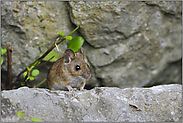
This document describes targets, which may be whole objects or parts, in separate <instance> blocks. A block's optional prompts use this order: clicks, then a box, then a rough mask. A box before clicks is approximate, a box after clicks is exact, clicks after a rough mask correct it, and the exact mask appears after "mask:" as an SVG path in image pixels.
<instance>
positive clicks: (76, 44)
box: [67, 36, 84, 52]
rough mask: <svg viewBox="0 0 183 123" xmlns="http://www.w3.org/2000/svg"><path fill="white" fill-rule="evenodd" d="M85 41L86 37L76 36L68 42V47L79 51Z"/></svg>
mask: <svg viewBox="0 0 183 123" xmlns="http://www.w3.org/2000/svg"><path fill="white" fill-rule="evenodd" d="M83 43H84V38H83V37H81V36H76V37H74V38H73V39H72V40H70V41H68V42H67V47H68V48H69V49H72V50H73V51H74V52H77V51H78V50H79V49H80V48H81V46H82V45H83Z"/></svg>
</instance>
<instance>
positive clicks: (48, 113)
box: [1, 84, 182, 122]
mask: <svg viewBox="0 0 183 123" xmlns="http://www.w3.org/2000/svg"><path fill="white" fill-rule="evenodd" d="M1 94H2V98H1V109H2V111H1V116H2V118H1V121H2V122H7V121H8V122H12V121H14V122H20V121H21V122H23V121H30V119H31V117H37V118H39V119H41V120H42V121H43V122H45V121H52V122H61V121H65V122H99V121H101V122H102V121H103V122H174V121H178V122H181V121H182V85H178V84H171V85H160V86H154V87H151V88H125V89H119V88H116V87H113V88H112V87H96V88H94V89H92V90H88V91H85V92H81V91H75V92H68V91H59V90H58V91H49V90H47V89H40V88H28V87H22V88H19V89H17V90H10V91H2V93H1ZM17 110H20V111H22V112H23V114H24V117H23V118H21V117H18V116H16V115H15V113H16V111H17Z"/></svg>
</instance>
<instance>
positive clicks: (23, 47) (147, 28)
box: [1, 1, 182, 88]
mask: <svg viewBox="0 0 183 123" xmlns="http://www.w3.org/2000/svg"><path fill="white" fill-rule="evenodd" d="M1 8H2V12H1V18H2V43H1V44H2V47H3V48H4V47H6V46H7V45H8V44H11V45H12V47H13V49H14V51H13V56H12V57H13V61H12V67H13V68H12V72H13V73H12V75H13V77H14V76H17V75H18V73H19V72H20V71H22V70H23V69H25V68H26V67H27V66H28V65H30V63H32V62H33V61H34V60H35V59H36V58H37V57H38V56H39V55H40V53H42V52H44V51H46V49H47V48H48V47H49V46H50V44H52V42H53V41H54V40H55V39H56V37H57V36H58V35H57V33H56V31H61V30H62V31H64V32H65V34H68V33H69V32H71V31H72V30H73V29H74V27H75V26H74V25H73V24H75V25H79V24H80V23H81V22H84V24H83V25H82V26H81V28H80V29H79V31H80V33H81V34H82V36H83V37H84V38H85V44H84V48H85V51H86V55H87V56H86V58H87V59H86V61H87V63H89V64H90V68H91V71H92V77H91V79H90V80H89V81H88V82H87V85H86V87H90V88H92V87H96V86H117V87H120V88H125V87H133V86H134V87H135V86H136V87H141V86H152V85H157V84H167V83H181V82H182V79H181V75H182V74H181V68H182V67H181V60H182V54H181V50H182V47H181V46H182V44H181V40H182V38H181V37H182V28H181V27H182V9H181V8H182V2H181V1H172V2H171V1H161V2H160V1H146V2H141V1H140V2H139V1H137V2H135V1H105V2H99V1H95V2H83V1H79V2H76V1H75V2H74V1H71V2H57V1H53V2H51V1H50V2H47V1H44V2H43V1H41V2H39V1H35V2H22V1H18V2H16V1H14V2H4V1H3V2H1ZM76 35H79V34H78V33H74V35H73V36H76ZM59 49H60V52H58V54H59V57H61V56H62V55H63V53H64V50H65V49H66V42H63V43H62V44H61V45H59ZM3 57H4V60H5V62H4V63H3V65H2V80H3V82H2V83H5V78H6V70H7V68H6V66H7V64H6V54H5V55H4V56H3ZM50 66H51V64H49V65H47V66H43V67H41V68H40V75H39V76H37V77H35V81H34V82H36V85H37V84H38V83H39V82H41V81H42V80H43V79H44V78H45V77H46V75H47V72H48V69H49V68H50ZM30 84H33V85H35V83H33V82H32V81H31V82H30ZM45 86H46V84H45ZM45 86H44V87H45Z"/></svg>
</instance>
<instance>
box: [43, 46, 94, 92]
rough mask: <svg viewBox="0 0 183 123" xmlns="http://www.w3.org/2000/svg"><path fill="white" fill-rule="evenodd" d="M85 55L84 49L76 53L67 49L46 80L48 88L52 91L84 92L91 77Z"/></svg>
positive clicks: (50, 70) (52, 67)
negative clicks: (77, 90) (78, 90)
mask: <svg viewBox="0 0 183 123" xmlns="http://www.w3.org/2000/svg"><path fill="white" fill-rule="evenodd" d="M84 55H85V52H84V49H83V48H82V47H81V48H80V49H79V51H77V52H76V53H74V51H72V50H71V49H66V51H65V54H64V56H63V57H62V58H60V59H58V60H57V61H56V62H55V63H54V64H53V65H52V66H51V68H50V69H49V72H48V75H47V80H46V82H47V85H48V88H49V89H50V90H69V91H73V90H76V89H80V91H84V90H85V89H84V86H85V83H86V80H87V79H89V78H90V76H91V72H90V68H89V66H88V65H87V63H86V62H85V60H84Z"/></svg>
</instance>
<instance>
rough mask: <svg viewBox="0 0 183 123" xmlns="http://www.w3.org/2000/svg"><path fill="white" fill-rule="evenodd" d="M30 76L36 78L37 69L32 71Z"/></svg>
mask: <svg viewBox="0 0 183 123" xmlns="http://www.w3.org/2000/svg"><path fill="white" fill-rule="evenodd" d="M31 74H32V76H37V75H38V74H39V70H38V69H34V70H32V72H31Z"/></svg>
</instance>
